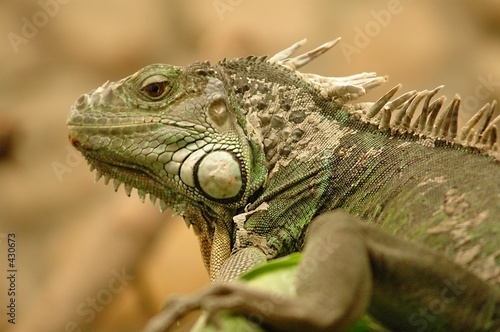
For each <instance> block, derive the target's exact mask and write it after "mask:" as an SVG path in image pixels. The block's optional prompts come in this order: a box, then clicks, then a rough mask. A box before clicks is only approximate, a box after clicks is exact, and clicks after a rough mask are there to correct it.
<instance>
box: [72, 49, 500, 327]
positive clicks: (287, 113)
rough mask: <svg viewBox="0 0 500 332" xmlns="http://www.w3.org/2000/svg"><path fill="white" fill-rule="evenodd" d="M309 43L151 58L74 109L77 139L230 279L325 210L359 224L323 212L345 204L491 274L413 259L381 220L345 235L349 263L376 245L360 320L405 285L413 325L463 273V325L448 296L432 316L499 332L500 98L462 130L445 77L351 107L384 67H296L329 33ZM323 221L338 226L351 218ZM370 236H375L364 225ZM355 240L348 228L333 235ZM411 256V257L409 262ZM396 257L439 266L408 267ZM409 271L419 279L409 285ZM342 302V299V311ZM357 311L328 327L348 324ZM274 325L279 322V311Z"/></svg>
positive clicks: (341, 255)
mask: <svg viewBox="0 0 500 332" xmlns="http://www.w3.org/2000/svg"><path fill="white" fill-rule="evenodd" d="M301 44H302V43H297V44H295V45H293V46H292V47H290V48H289V49H287V50H284V51H282V52H280V53H278V54H277V55H275V56H274V57H272V58H270V59H268V58H267V57H248V58H245V59H234V60H224V61H221V62H219V63H218V64H217V65H215V66H212V65H210V64H209V63H196V64H194V65H192V66H189V67H186V68H180V67H174V66H169V65H151V66H148V67H145V68H144V69H142V70H140V71H139V72H137V73H136V74H134V75H132V76H130V77H128V78H125V79H123V80H121V81H119V82H116V83H106V84H105V85H103V86H102V87H100V88H98V89H97V90H94V91H92V92H91V93H89V94H87V95H83V96H82V97H81V98H80V99H79V100H78V102H77V103H75V105H74V106H73V108H72V111H71V114H70V116H69V119H68V125H69V128H70V134H69V135H70V139H71V141H72V143H73V145H74V146H75V147H76V148H78V149H79V150H80V151H81V152H82V154H83V155H84V156H85V157H86V158H87V159H88V161H89V162H90V164H91V165H92V167H95V168H96V169H97V178H99V177H100V176H101V175H104V176H105V179H106V181H109V179H110V178H113V179H116V180H115V188H116V189H117V188H118V186H119V185H120V184H121V183H122V182H123V183H125V190H126V192H127V193H128V194H130V191H131V189H132V188H133V187H134V188H137V189H138V193H139V196H140V197H141V198H142V199H144V197H145V195H146V193H149V194H150V196H151V197H152V198H153V202H154V201H155V200H156V198H159V199H160V207H161V208H162V209H164V208H165V207H167V206H168V207H172V208H173V209H174V210H175V211H176V212H177V213H179V214H181V215H182V216H184V218H185V219H186V220H187V221H188V222H189V223H190V224H192V225H193V227H194V229H195V231H196V233H197V234H198V236H199V239H200V246H201V252H202V255H203V259H204V262H205V265H206V267H207V269H208V270H209V272H210V276H211V278H212V279H213V280H215V279H217V280H228V279H232V278H233V277H234V276H236V275H238V274H239V273H241V272H242V271H245V270H247V269H248V268H250V267H252V266H254V265H256V264H258V263H260V262H264V261H266V260H269V259H273V258H276V257H280V256H284V255H287V254H289V253H291V252H295V251H300V250H301V249H302V248H303V245H304V237H305V236H306V232H307V230H308V226H309V224H310V223H311V220H313V218H315V217H316V216H321V215H323V217H322V218H323V219H322V220H324V219H325V218H327V219H328V216H329V217H330V218H331V219H328V220H329V222H330V223H335V222H336V221H335V220H334V219H336V218H337V219H342V221H338V225H344V223H345V221H346V220H347V221H349V220H353V219H351V218H352V217H350V216H349V215H344V214H342V213H340V214H339V213H337V214H331V213H330V214H325V213H326V212H328V211H333V210H336V209H341V210H343V211H344V212H347V213H349V214H350V215H353V216H357V217H359V218H361V219H364V220H367V221H369V222H370V223H372V224H375V225H378V226H380V227H382V228H383V229H385V230H387V231H389V232H390V233H391V234H394V235H396V236H397V237H399V238H407V239H411V240H415V241H417V242H421V243H425V244H426V245H428V246H430V247H431V248H432V249H434V250H435V251H436V252H440V253H442V254H445V255H446V256H447V257H449V258H450V259H452V260H455V261H457V262H458V263H460V264H461V265H463V266H465V267H466V268H467V269H468V270H469V271H473V272H474V273H475V274H476V275H477V276H479V277H480V278H477V277H476V276H474V275H473V274H469V273H468V272H465V268H462V267H459V266H458V265H455V264H453V263H451V262H448V261H446V260H444V261H441V258H440V256H439V257H438V258H435V257H434V256H433V255H435V254H434V253H433V252H432V251H430V250H429V251H426V250H427V249H422V250H424V251H423V252H422V254H421V255H420V256H422V257H421V258H420V256H419V255H416V257H415V256H412V255H413V254H414V252H413V253H412V252H411V251H412V249H411V248H412V246H414V244H409V245H407V244H406V242H405V241H401V242H398V241H400V240H397V241H396V240H395V241H396V242H394V248H392V249H391V247H390V246H388V247H387V246H386V244H387V243H388V241H389V240H385V239H386V238H385V236H386V235H380V236H378V235H375V234H378V232H379V231H378V229H377V230H374V231H373V234H374V235H373V236H370V235H368V236H367V237H366V235H363V236H361V239H362V240H360V241H361V243H364V244H363V245H361V246H360V247H359V248H360V249H359V251H354V252H349V250H350V249H349V243H350V242H346V243H345V244H344V245H343V246H342V248H346V251H345V252H344V251H341V252H338V253H337V254H336V255H337V258H338V260H339V261H342V260H345V261H346V263H348V262H349V261H350V260H356V257H352V255H359V256H366V257H365V258H363V259H366V261H367V262H369V263H368V265H369V266H370V268H369V269H368V270H369V271H368V272H366V273H368V274H366V273H365V272H353V273H355V274H356V275H359V276H362V277H360V280H365V279H366V278H372V279H373V280H375V281H374V288H373V294H374V295H373V298H372V297H371V295H370V294H372V293H371V286H370V287H369V286H366V289H365V290H361V291H360V292H361V293H363V294H365V293H366V294H368V295H367V297H366V298H367V299H368V300H366V301H364V302H366V303H364V302H363V301H362V300H360V301H359V306H360V309H359V310H350V309H348V308H342V310H344V311H345V312H347V314H346V315H347V316H359V314H362V312H363V311H364V307H365V306H366V305H368V301H372V305H371V306H370V312H372V313H374V315H375V316H376V317H377V316H378V317H377V318H379V319H381V320H382V321H384V322H385V323H388V322H386V320H387V317H386V318H384V317H381V316H384V313H383V312H384V310H385V309H383V308H386V309H387V310H386V311H385V312H386V313H387V312H392V311H393V310H395V311H398V308H397V305H396V307H395V308H394V307H391V304H388V303H387V301H386V300H387V299H390V296H387V299H382V298H384V296H385V295H384V294H386V295H387V294H393V295H394V296H397V295H398V294H402V295H401V297H402V298H404V299H405V300H404V301H403V304H402V305H408V307H407V308H405V309H401V310H400V311H401V313H400V314H401V315H400V316H398V315H396V316H397V317H396V318H395V323H394V324H393V325H392V327H394V328H411V327H414V329H415V330H417V329H416V327H415V326H416V325H415V324H412V323H411V322H410V321H409V320H406V321H405V318H404V317H405V315H407V314H408V313H409V312H412V311H413V312H414V311H415V310H417V308H420V307H422V306H426V305H427V306H428V305H430V303H431V302H432V300H433V299H432V298H430V297H429V296H427V295H425V294H427V293H426V292H425V291H421V289H426V288H428V289H430V290H431V292H432V291H435V292H434V293H435V294H439V292H440V291H441V288H442V287H443V286H442V285H439V286H437V283H434V281H436V280H441V279H447V278H448V279H449V278H452V277H454V276H456V275H462V272H463V279H460V280H461V281H459V283H460V282H463V283H466V284H465V285H464V286H463V287H462V288H460V289H462V290H463V292H462V293H463V294H461V295H460V296H462V297H457V301H458V302H456V303H455V305H456V304H457V303H461V305H456V306H455V307H453V310H455V313H456V315H455V316H457V317H459V316H461V317H465V318H463V321H464V322H465V323H464V322H462V321H461V320H460V319H458V318H456V319H454V318H453V316H454V315H453V311H448V310H451V309H450V308H451V307H452V306H451V305H449V306H448V308H447V309H446V310H444V311H445V313H444V314H443V315H442V317H440V319H442V321H443V322H442V323H439V324H437V323H436V325H435V326H436V328H443V329H450V328H451V329H454V328H456V327H457V326H461V327H463V326H465V325H464V324H469V325H468V328H470V329H473V328H475V329H477V330H491V331H493V330H494V328H496V327H497V325H496V324H498V316H495V313H494V312H495V310H496V311H497V313H496V315H498V311H499V310H500V309H499V308H498V307H499V304H498V302H499V295H498V289H497V288H496V286H492V285H495V284H498V283H499V281H500V272H499V267H498V263H497V262H498V258H497V256H499V255H500V254H499V251H498V250H499V234H498V233H499V229H500V224H499V218H500V163H499V160H500V154H499V152H498V144H497V142H496V138H497V126H496V123H497V122H498V121H500V120H499V118H495V119H493V120H492V113H493V111H494V108H495V103H493V104H492V105H489V104H487V105H486V106H485V107H484V108H483V109H482V110H481V111H480V112H478V114H477V116H475V117H474V118H473V119H472V120H471V121H470V122H469V123H468V124H467V126H466V128H464V129H463V130H462V131H460V132H458V130H457V114H458V109H459V105H460V99H459V98H458V97H456V98H455V99H454V100H453V101H452V102H451V103H450V104H449V106H448V107H447V108H445V107H443V108H444V109H443V110H441V107H442V104H443V102H444V98H443V97H442V98H438V99H437V100H436V101H434V102H433V101H432V100H431V98H432V97H433V96H434V95H435V94H436V93H437V91H438V89H435V90H432V91H423V92H415V91H413V92H409V93H406V94H403V95H402V96H400V97H398V98H393V96H394V94H395V93H396V92H397V90H398V89H399V88H400V86H397V87H396V88H394V89H393V90H391V91H389V92H388V93H387V94H386V95H384V96H383V97H382V98H381V99H380V100H379V101H378V102H376V103H354V102H353V100H355V99H356V98H357V97H359V96H361V95H363V94H365V93H366V92H367V91H368V90H370V89H372V88H374V87H376V86H378V85H380V84H382V83H384V82H385V78H383V77H377V76H376V75H375V74H373V73H363V74H359V75H354V76H351V77H347V78H328V77H321V76H317V75H312V74H304V73H301V72H299V71H297V70H296V69H298V68H299V67H301V66H302V65H304V64H306V63H307V62H309V61H311V60H312V59H313V58H315V57H316V56H318V55H320V54H322V53H323V52H325V51H326V50H328V49H329V48H330V47H331V46H333V45H334V43H327V44H325V45H323V46H321V47H319V48H318V49H316V50H313V51H311V52H309V53H307V54H305V55H303V56H299V57H297V58H290V55H291V54H292V53H293V52H294V51H295V50H296V49H297V48H298V47H299V46H300V45H301ZM417 107H418V111H417V112H416V111H415V110H416V109H417ZM235 216H236V218H235V219H234V220H233V218H234V217H235ZM325 216H326V217H325ZM235 221H236V222H235ZM321 223H324V221H323V222H318V224H321ZM327 224H328V222H327ZM350 224H352V225H354V224H356V225H357V222H355V221H352V222H351V223H349V222H347V225H350ZM318 227H320V226H318ZM321 227H323V226H321ZM324 227H326V228H328V229H329V228H330V227H333V228H331V230H330V231H331V232H334V233H338V234H343V231H342V226H338V227H340V228H341V230H335V227H337V226H324ZM356 227H358V226H356ZM359 227H361V228H363V227H364V226H359ZM370 229H371V228H370ZM359 232H361V233H363V232H365V233H366V231H356V232H354V233H355V234H359ZM321 233H322V232H318V234H319V235H318V236H319V237H321V236H322V235H321ZM368 233H370V232H368ZM350 236H351V235H349V231H348V232H346V235H345V236H344V237H342V238H341V239H339V240H338V241H340V242H343V241H344V242H345V241H346V239H350ZM365 237H366V238H365ZM382 238H383V239H384V240H380V239H382ZM387 239H388V238H387ZM314 241H315V240H314V239H310V240H309V242H314ZM336 241H337V240H336ZM352 241H353V242H352V243H354V242H356V241H357V239H354V238H353V240H352ZM370 241H371V242H370ZM340 242H339V243H340ZM389 242H390V241H389ZM370 243H371V244H370ZM384 243H385V244H384ZM311 246H313V245H311ZM363 246H365V247H363ZM353 247H355V246H354V245H353ZM362 248H364V249H362ZM380 248H381V249H380ZM415 248H416V245H415ZM418 250H420V249H418ZM418 250H417V249H415V252H419V253H420V251H418ZM378 254H380V255H382V256H383V257H382V256H381V257H377V255H378ZM307 256H308V257H310V259H311V258H312V259H314V255H307ZM401 257H403V259H400V258H401ZM407 257H409V259H408V261H407V263H408V264H407V263H404V264H405V265H402V266H398V264H403V263H401V262H405V259H406V258H407ZM426 257H433V258H432V259H431V260H426ZM335 259H336V258H335V257H334V258H333V259H332V261H334V260H335ZM429 262H439V264H438V265H439V266H429V264H430V263H429ZM412 263H414V265H412ZM304 264H305V263H304ZM360 264H361V265H363V264H365V263H360ZM426 264H427V265H426ZM353 265H354V264H353ZM361 265H360V266H361ZM431 265H432V264H431ZM422 266H423V268H422ZM349 268H350V267H346V266H345V264H344V268H343V269H340V270H337V268H333V270H335V271H336V272H335V273H337V274H334V275H331V274H329V273H330V272H332V271H333V270H332V269H330V268H326V270H325V271H324V273H323V272H322V271H321V270H318V274H319V276H320V277H321V278H322V279H321V278H319V279H318V283H322V280H324V281H325V282H323V284H325V285H329V284H330V283H329V280H330V279H331V278H336V275H338V273H342V271H344V270H345V271H347V270H348V269H349ZM400 268H401V269H403V268H404V269H410V270H411V269H414V271H426V270H429V271H432V272H429V273H430V274H429V275H424V274H425V273H423V272H420V273H419V274H417V275H412V273H411V272H408V273H407V272H402V271H398V269H400ZM354 270H356V269H354ZM361 270H362V269H360V271H361ZM393 272H394V273H393ZM306 274H307V273H306ZM419 276H422V278H423V279H422V280H420V279H419ZM365 277H366V278H365ZM391 278H393V279H391ZM460 278H461V277H460ZM314 279H315V278H314V277H310V278H309V279H308V280H314ZM406 279H408V280H407V284H408V285H410V284H411V286H408V287H405V282H406ZM377 280H378V281H377ZM303 284H307V282H305V283H303ZM362 284H366V285H369V284H370V283H368V282H367V283H364V282H363V283H360V285H362ZM370 285H371V284H370ZM433 285H436V286H433ZM215 287H232V286H215ZM235 287H236V288H235V289H238V291H236V292H239V291H240V288H238V287H239V286H235ZM298 287H299V289H301V286H300V285H299V286H298ZM325 287H326V286H325ZM363 287H364V286H361V288H363ZM391 287H392V289H391ZM439 287H441V288H439ZM313 288H314V284H312V288H311V289H313ZM433 288H435V289H433ZM438 288H439V289H438ZM467 290H470V291H472V290H476V291H475V292H476V293H477V291H478V290H481V294H480V295H479V294H475V293H474V291H472V295H471V294H469V293H467ZM336 291H338V289H337V290H333V291H332V294H335V292H336ZM299 293H300V291H299ZM327 293H328V294H330V292H327ZM251 294H254V293H252V292H250V294H247V295H248V296H249V297H251V296H252V295H251ZM305 294H307V292H306V293H305ZM352 294H353V296H354V295H356V294H358V293H357V291H353V293H352ZM299 295H300V294H299ZM358 295H359V294H358ZM475 295H477V297H475ZM256 296H257V295H256ZM356 296H357V295H356ZM377 297H378V298H380V299H381V300H380V301H378V302H377ZM459 298H460V299H459ZM471 298H476V300H475V301H476V302H474V301H472V300H470V299H471ZM370 299H371V300H370ZM467 299H469V300H467ZM354 300H357V299H356V298H354V299H351V301H354ZM199 301H201V302H203V299H200V300H199ZM405 301H407V302H408V303H410V304H405ZM460 301H463V303H462V302H460ZM389 302H390V301H389ZM363 303H364V304H363ZM394 303H399V302H398V301H396V300H395V301H394ZM338 305H339V304H338V303H337V304H332V306H333V309H336V307H335V306H338ZM205 307H206V306H205ZM381 308H382V309H381ZM251 310H252V309H249V308H247V309H246V310H241V311H238V310H237V311H238V312H242V313H245V314H249V313H251ZM334 311H335V310H334ZM358 311H359V312H358ZM292 312H293V311H292ZM353 312H356V314H354V313H353ZM447 315H448V316H447ZM278 316H279V315H278V314H277V313H276V314H274V315H273V314H271V315H270V317H269V318H268V319H270V320H272V319H275V318H276V317H278ZM292 316H293V315H292ZM344 316H345V315H344ZM285 318H286V317H285ZM352 319H355V318H349V319H347V318H346V319H345V320H342V323H335V322H334V323H333V324H337V325H332V326H330V327H326V328H337V329H342V328H346V327H347V325H349V323H350V322H351V321H352ZM453 320H455V321H453ZM474 320H476V321H474ZM495 320H496V321H495ZM402 321H403V322H402ZM278 322H280V323H282V322H283V320H278ZM312 323H314V320H313V321H312ZM264 324H267V326H272V327H273V328H276V325H275V323H271V322H267V321H266V320H264ZM313 325H314V324H313ZM319 325H321V326H322V327H324V326H323V325H324V324H319ZM319 325H318V326H319ZM389 325H391V323H390V322H389ZM279 326H280V325H278V327H279ZM297 326H299V325H297ZM305 326H307V325H305ZM304 328H305V327H304ZM283 330H289V328H283Z"/></svg>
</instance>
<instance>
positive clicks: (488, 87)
mask: <svg viewBox="0 0 500 332" xmlns="http://www.w3.org/2000/svg"><path fill="white" fill-rule="evenodd" d="M0 36H1V38H0V287H1V288H0V330H2V331H5V330H7V331H16V332H17V331H22V332H25V331H47V332H49V331H50V332H52V331H78V330H79V329H81V331H137V330H138V329H139V327H141V326H142V325H143V324H144V322H145V321H146V320H147V319H148V318H149V317H150V316H151V315H153V314H154V313H155V312H156V311H157V310H158V307H159V305H160V304H161V302H162V301H163V300H164V299H165V298H167V297H168V296H169V294H171V293H188V292H192V291H194V290H196V289H198V288H200V287H202V285H204V284H206V283H207V282H208V278H207V274H206V272H205V270H204V268H203V265H202V263H201V258H200V255H199V252H198V244H197V242H196V238H195V236H194V235H193V234H192V231H191V230H188V229H186V227H185V226H184V223H183V222H182V220H180V219H179V218H178V217H175V218H173V217H170V215H171V213H170V212H169V211H167V212H165V213H164V214H160V213H159V212H158V207H157V206H155V207H153V206H152V205H151V204H150V203H149V202H147V203H146V204H142V203H141V202H140V201H139V199H137V195H136V192H135V190H134V191H133V193H132V197H131V198H128V197H126V195H124V192H123V189H122V188H120V189H119V190H118V191H119V193H118V194H115V193H114V192H113V189H112V185H109V186H108V187H106V186H104V185H103V184H102V180H100V181H99V183H98V184H97V185H95V184H94V183H93V178H94V175H93V174H92V173H90V172H89V170H88V167H87V166H86V163H85V162H84V161H83V160H82V158H80V157H79V156H78V154H76V153H75V152H74V151H73V150H72V148H71V146H70V144H69V143H68V140H67V130H66V126H65V121H66V116H67V113H68V110H69V107H70V105H71V104H72V103H73V102H74V101H75V100H76V99H77V98H78V97H79V95H80V94H82V93H83V92H87V91H89V90H91V89H93V88H96V87H97V86H99V85H101V84H102V83H104V82H105V81H106V80H118V79H120V78H122V77H124V76H127V75H130V74H132V73H133V72H135V71H136V70H138V69H139V68H141V67H143V66H145V65H147V64H150V63H155V62H164V63H170V64H175V65H187V64H190V63H192V62H194V61H196V60H200V61H202V60H207V59H208V60H210V61H212V62H213V63H214V62H216V61H217V60H218V59H221V58H224V57H237V56H246V55H249V54H256V55H262V54H274V53H276V52H278V51H280V50H281V49H284V48H286V47H288V46H289V45H291V44H292V43H294V42H296V41H298V40H300V39H302V38H305V37H307V38H308V43H307V44H306V46H305V47H304V50H309V49H311V48H313V47H316V46H318V45H319V44H321V43H323V42H325V41H328V40H331V39H334V38H336V37H339V36H340V37H342V38H343V39H342V43H341V44H340V45H339V46H336V47H335V49H334V50H332V51H330V52H329V53H327V54H326V55H324V56H322V57H321V58H320V59H318V60H316V61H315V62H313V63H312V64H310V65H308V66H307V67H305V68H303V69H302V70H303V71H307V72H314V73H318V74H322V75H328V76H343V75H350V74H355V73H358V72H362V71H376V72H378V73H379V74H383V75H389V76H390V83H389V85H387V87H386V88H383V89H379V91H376V92H373V93H371V94H370V95H369V96H368V99H371V100H374V99H376V98H378V97H379V96H380V95H381V94H382V93H383V92H385V91H387V90H388V89H389V88H391V87H392V86H393V85H395V84H397V83H399V82H401V83H403V85H404V89H405V90H406V91H407V90H412V89H425V88H434V87H436V86H438V85H441V84H445V85H446V87H445V88H444V89H443V91H442V92H443V94H446V95H447V96H448V97H450V98H452V97H453V95H454V94H455V93H459V94H460V95H461V96H462V98H463V101H464V103H463V104H464V105H465V110H464V111H465V112H464V113H463V115H464V116H465V117H469V116H470V114H471V112H472V111H473V108H475V107H476V105H477V106H479V105H480V104H481V105H482V104H484V103H485V102H488V101H491V100H493V99H495V98H496V99H499V97H500V3H499V2H498V1H495V0H462V1H430V0H429V1H410V0H400V1H397V0H385V1H378V0H377V1H326V0H325V1H308V2H305V1H296V0H288V1H244V0H205V1H201V0H196V1H167V0H163V1H161V0H146V1H128V2H125V1H118V0H108V1H105V2H104V1H97V0H86V1H83V0H73V1H68V0H64V1H63V0H40V1H37V0H30V1H28V0H25V1H15V0H4V1H1V2H0ZM8 233H15V235H16V268H17V270H18V272H17V274H16V296H15V300H16V310H17V316H16V324H15V325H12V324H9V323H8V322H7V319H8V318H9V316H8V315H6V306H7V305H8V304H9V302H8V301H9V300H10V297H9V296H8V294H7V291H8V290H7V289H8V287H9V284H8V280H7V276H8V273H7V272H6V270H7V263H8V261H7V239H6V236H7V234H8Z"/></svg>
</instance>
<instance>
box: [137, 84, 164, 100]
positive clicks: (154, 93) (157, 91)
mask: <svg viewBox="0 0 500 332" xmlns="http://www.w3.org/2000/svg"><path fill="white" fill-rule="evenodd" d="M166 87H167V82H165V81H163V82H154V83H150V84H148V85H146V86H144V87H143V88H142V89H141V91H143V92H144V93H145V94H147V95H148V96H149V97H151V98H158V97H161V96H162V95H163V94H164V93H165V90H166Z"/></svg>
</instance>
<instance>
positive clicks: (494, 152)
mask: <svg viewBox="0 0 500 332" xmlns="http://www.w3.org/2000/svg"><path fill="white" fill-rule="evenodd" d="M339 41H340V38H337V39H335V40H333V41H330V42H327V43H325V44H323V45H321V46H319V47H317V48H316V49H314V50H312V51H309V52H307V53H305V54H302V55H299V56H297V57H294V58H290V56H291V55H292V54H293V53H295V52H296V51H297V49H299V48H300V47H301V46H302V45H304V44H305V42H306V39H303V40H301V41H299V42H297V43H295V44H293V45H292V46H290V47H288V48H287V49H285V50H283V51H281V52H279V53H277V54H276V55H274V56H272V57H271V58H269V59H268V60H267V61H268V62H270V63H273V64H277V65H279V66H282V67H283V68H285V69H287V70H290V71H294V72H295V73H296V74H297V75H298V76H299V77H301V78H302V79H304V80H305V81H307V82H309V83H310V84H312V85H313V86H315V87H316V88H317V89H318V90H319V92H320V93H321V95H322V96H323V97H324V98H327V99H331V100H332V101H334V102H338V103H339V104H344V103H346V102H348V101H353V100H355V99H357V98H359V97H361V96H363V95H365V94H366V93H367V92H368V91H369V90H371V89H373V88H375V87H378V86H379V85H381V84H383V83H386V82H387V76H377V74H376V73H361V74H357V75H352V76H347V77H324V76H319V75H315V74H308V73H302V72H299V71H298V70H297V69H299V68H300V67H303V66H304V65H306V64H307V63H309V62H311V61H312V60H314V59H315V58H317V57H318V56H320V55H322V54H323V53H325V52H326V51H328V50H329V49H331V48H332V47H333V46H335V45H336V44H337V43H338V42H339ZM401 87H402V85H401V84H398V85H396V86H395V87H394V88H392V89H391V90H390V91H388V92H387V93H385V94H384V95H383V96H382V97H381V98H380V99H379V100H378V101H376V102H374V103H356V104H353V105H352V107H350V108H349V107H348V108H347V111H348V112H349V113H350V114H351V115H353V116H355V117H356V118H357V119H358V120H359V121H362V122H364V123H368V124H371V125H374V126H377V127H378V129H379V130H380V131H381V132H390V133H391V134H392V135H395V134H408V135H414V136H416V137H418V138H420V139H422V141H424V142H425V143H426V144H430V145H433V144H434V143H435V142H437V141H444V142H447V143H450V144H456V145H461V146H463V147H468V148H475V149H477V150H478V151H479V152H481V153H482V154H485V155H489V156H491V157H493V158H495V159H496V160H498V161H500V148H499V143H498V142H497V137H498V136H499V134H500V133H499V132H498V130H499V129H498V125H499V123H500V115H498V116H496V117H495V118H493V113H494V112H495V108H496V104H497V103H496V101H493V102H492V103H491V104H490V103H487V104H486V105H484V106H483V107H482V108H481V109H480V110H479V111H477V112H476V114H475V115H474V116H473V117H472V118H471V119H470V120H469V121H468V122H467V124H466V125H465V126H464V127H463V128H462V129H461V130H458V114H459V110H460V103H461V99H460V96H459V95H455V97H454V98H453V100H452V101H451V102H450V103H449V104H448V105H447V106H446V107H444V108H443V104H444V102H445V101H446V97H445V96H441V97H439V98H437V99H436V100H434V101H433V100H432V98H433V97H434V96H435V95H436V94H437V93H438V92H439V90H440V89H441V88H443V86H439V87H437V88H435V89H433V90H430V91H429V90H423V91H415V90H414V91H409V92H407V93H405V94H402V95H401V96H399V97H397V98H395V99H393V97H394V95H395V94H396V93H397V92H398V91H399V90H400V89H401Z"/></svg>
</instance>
